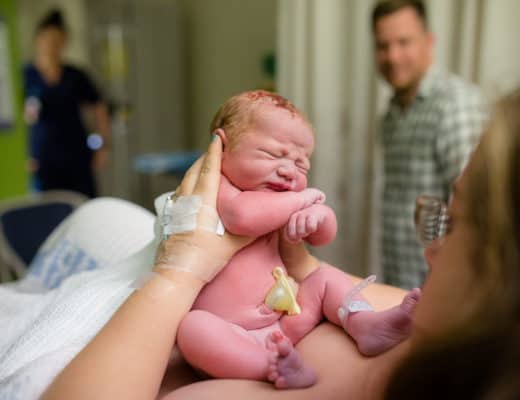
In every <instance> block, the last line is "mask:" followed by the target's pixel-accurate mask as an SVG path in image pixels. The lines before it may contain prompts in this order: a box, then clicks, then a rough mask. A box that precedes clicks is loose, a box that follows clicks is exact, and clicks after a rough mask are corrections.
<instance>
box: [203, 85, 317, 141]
mask: <svg viewBox="0 0 520 400" xmlns="http://www.w3.org/2000/svg"><path fill="white" fill-rule="evenodd" d="M266 105H267V106H269V105H270V106H273V107H277V108H280V109H282V110H286V111H287V112H289V113H291V115H292V116H299V117H300V118H303V119H304V120H305V121H307V122H308V120H307V118H306V117H305V115H304V114H303V113H302V112H301V111H300V110H298V109H297V108H296V106H295V105H294V104H293V103H291V102H290V101H289V100H287V99H286V98H285V97H283V96H280V95H279V94H277V93H273V92H268V91H265V90H252V91H248V92H243V93H240V94H237V95H235V96H233V97H230V98H229V99H228V100H226V101H225V102H224V104H222V106H220V108H219V109H218V111H217V113H216V114H215V116H214V117H213V120H212V121H211V125H210V132H214V131H215V130H217V129H219V128H222V129H224V131H225V132H226V136H227V138H228V140H229V142H230V146H233V145H234V144H236V142H237V140H238V139H239V138H240V134H241V133H242V132H243V131H244V130H245V128H247V127H248V126H250V125H251V124H252V123H253V122H254V118H255V116H256V112H257V110H258V109H259V108H260V107H262V106H266Z"/></svg>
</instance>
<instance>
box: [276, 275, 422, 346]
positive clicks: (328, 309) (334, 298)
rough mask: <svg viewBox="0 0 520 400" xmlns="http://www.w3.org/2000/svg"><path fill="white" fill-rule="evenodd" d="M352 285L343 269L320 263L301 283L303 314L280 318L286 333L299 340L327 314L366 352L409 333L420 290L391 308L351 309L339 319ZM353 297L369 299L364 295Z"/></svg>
mask: <svg viewBox="0 0 520 400" xmlns="http://www.w3.org/2000/svg"><path fill="white" fill-rule="evenodd" d="M353 288H354V284H353V282H352V280H351V279H350V278H349V277H348V276H347V275H346V274H345V273H344V272H342V271H341V270H339V269H337V268H333V267H330V266H328V265H322V266H320V268H318V269H317V270H316V271H314V272H313V273H312V274H310V275H309V276H308V277H307V278H306V279H305V280H304V281H303V282H302V283H301V285H300V288H299V291H298V302H299V304H300V306H301V308H302V313H301V314H299V315H296V316H284V317H283V318H282V319H281V321H280V325H281V327H282V330H283V332H284V333H285V334H286V335H287V336H288V337H289V338H291V340H293V343H297V342H298V341H299V340H300V339H301V338H302V337H303V336H304V335H305V334H306V333H307V332H308V331H309V330H311V329H312V328H313V327H314V326H315V325H316V324H317V323H318V322H319V321H320V320H321V318H322V316H323V315H325V317H326V318H327V319H328V320H329V321H330V322H333V323H334V324H336V325H339V326H342V327H343V328H344V329H345V331H346V332H347V333H348V334H349V335H350V336H351V337H352V338H353V339H354V340H355V341H356V343H357V345H358V348H359V350H360V352H361V353H363V354H365V355H375V354H379V353H381V352H383V351H385V350H388V349H389V348H390V347H393V346H394V345H396V344H397V343H399V342H401V341H402V340H403V339H405V338H406V337H407V336H408V335H409V330H410V327H411V313H412V310H413V309H414V307H415V304H416V302H417V300H418V297H419V294H420V292H419V291H418V289H417V290H414V291H412V292H410V293H409V294H408V295H407V296H406V297H405V298H404V300H403V302H402V303H401V304H400V305H398V306H396V307H393V308H391V309H389V310H385V311H381V312H372V311H360V312H351V313H350V314H349V315H348V317H347V318H346V319H345V320H344V321H340V318H339V316H338V309H339V307H340V306H342V305H343V301H344V299H345V297H346V296H347V295H348V293H349V292H350V291H351V290H352V289H353ZM354 299H355V300H362V301H366V300H364V298H363V297H362V296H361V295H357V296H355V297H354Z"/></svg>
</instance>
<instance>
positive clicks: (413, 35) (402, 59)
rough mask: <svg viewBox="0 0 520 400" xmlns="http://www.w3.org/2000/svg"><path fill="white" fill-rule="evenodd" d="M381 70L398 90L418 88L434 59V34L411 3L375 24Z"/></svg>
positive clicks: (376, 44)
mask: <svg viewBox="0 0 520 400" xmlns="http://www.w3.org/2000/svg"><path fill="white" fill-rule="evenodd" d="M374 39H375V56H376V62H377V65H378V68H379V72H381V75H383V76H384V78H385V79H386V80H387V82H388V83H389V84H390V85H391V86H392V87H393V88H394V90H396V91H397V92H399V91H406V90H409V89H411V88H414V87H415V86H417V85H418V83H419V82H420V80H421V78H422V76H423V75H424V73H425V72H426V70H427V69H428V67H429V65H430V64H431V61H432V52H433V36H432V34H431V33H430V32H428V31H427V30H426V27H425V26H424V24H423V21H422V20H421V19H420V17H419V16H418V15H417V13H416V12H415V10H414V9H413V8H411V7H405V8H402V9H401V10H398V11H396V12H394V13H392V14H390V15H387V16H384V17H382V18H380V19H379V20H378V21H377V22H376V24H375V27H374Z"/></svg>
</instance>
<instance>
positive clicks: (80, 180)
mask: <svg viewBox="0 0 520 400" xmlns="http://www.w3.org/2000/svg"><path fill="white" fill-rule="evenodd" d="M62 68H63V69H62V75H61V78H60V80H59V81H58V82H56V83H53V84H48V83H47V82H45V80H44V79H43V77H42V76H41V75H40V72H39V71H38V70H37V69H36V67H35V66H34V65H32V64H28V65H26V66H25V67H24V83H25V97H26V101H30V102H31V104H32V105H33V106H35V107H37V110H38V113H37V115H38V116H37V119H36V121H35V122H34V124H33V125H31V127H30V140H29V143H30V149H29V151H30V155H31V157H32V158H34V159H35V160H37V161H38V163H39V168H38V170H37V171H36V173H35V178H36V182H37V183H36V186H37V187H36V188H37V189H38V190H50V189H66V190H75V191H78V192H80V193H83V194H85V195H87V196H89V197H94V196H95V195H96V187H95V181H94V175H93V171H92V156H93V152H92V150H91V149H90V148H89V147H88V146H87V134H88V133H87V130H86V128H85V126H84V124H83V121H82V115H81V107H82V106H83V105H86V104H93V103H97V102H98V101H100V95H99V92H98V91H97V90H96V88H95V86H94V85H93V83H92V82H91V80H90V79H89V78H88V76H87V75H86V74H85V73H84V72H82V71H81V70H79V69H78V68H75V67H73V66H70V65H63V67H62Z"/></svg>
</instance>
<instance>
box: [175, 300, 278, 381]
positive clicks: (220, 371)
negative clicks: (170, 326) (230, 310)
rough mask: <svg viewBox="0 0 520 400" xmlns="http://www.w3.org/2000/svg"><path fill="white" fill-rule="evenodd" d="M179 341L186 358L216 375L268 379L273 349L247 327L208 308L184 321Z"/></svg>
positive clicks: (219, 376)
mask: <svg viewBox="0 0 520 400" xmlns="http://www.w3.org/2000/svg"><path fill="white" fill-rule="evenodd" d="M177 344H178V346H179V349H180V351H181V352H182V354H183V356H184V357H185V358H186V360H187V361H188V362H189V363H190V364H191V365H192V366H193V367H195V368H198V369H200V370H202V371H204V372H206V373H208V374H209V375H211V376H213V377H216V378H242V379H257V380H265V379H266V377H267V374H268V369H269V363H270V361H269V360H270V359H269V355H270V352H269V351H268V350H267V349H266V348H265V346H264V344H263V343H262V344H260V343H258V341H257V340H256V339H254V338H253V337H252V336H251V335H249V334H248V333H247V331H246V330H245V329H243V328H242V327H240V326H238V325H234V324H232V323H230V322H228V321H225V320H223V319H222V318H219V317H217V316H216V315H214V314H211V313H209V312H207V311H202V310H195V311H191V312H189V313H188V315H186V317H185V318H184V319H183V320H182V323H181V324H180V326H179V331H178V334H177Z"/></svg>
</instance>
